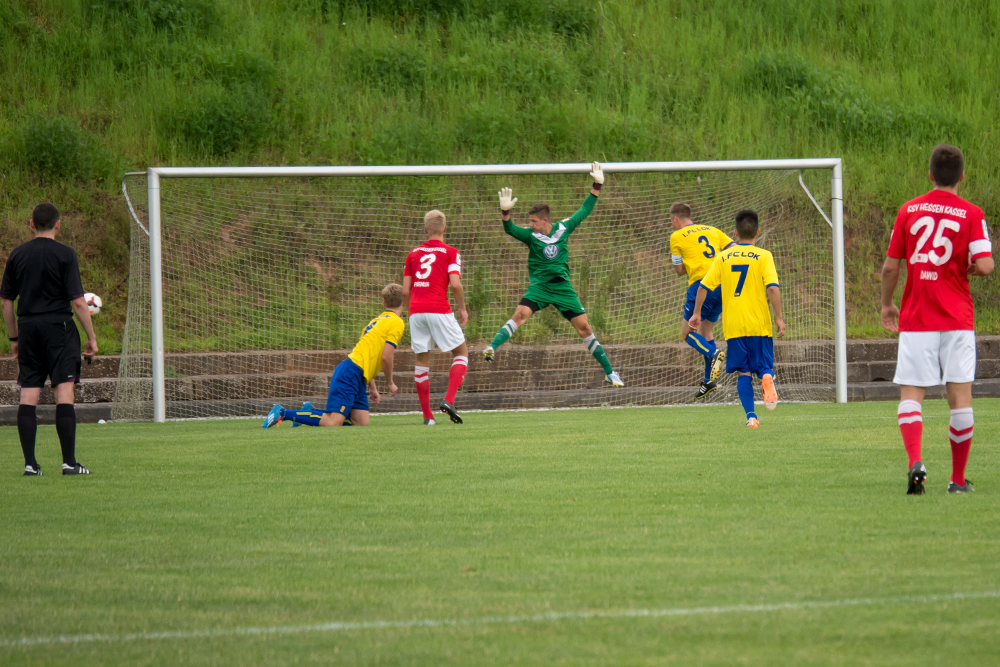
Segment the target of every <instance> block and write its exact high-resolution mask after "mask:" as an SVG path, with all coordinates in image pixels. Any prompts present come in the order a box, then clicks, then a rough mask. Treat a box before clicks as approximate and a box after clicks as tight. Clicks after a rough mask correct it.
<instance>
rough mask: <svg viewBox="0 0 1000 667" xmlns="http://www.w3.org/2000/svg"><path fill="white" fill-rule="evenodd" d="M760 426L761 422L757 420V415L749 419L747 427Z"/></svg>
mask: <svg viewBox="0 0 1000 667" xmlns="http://www.w3.org/2000/svg"><path fill="white" fill-rule="evenodd" d="M758 427H760V422H759V421H757V418H756V417H750V418H749V419H747V428H758Z"/></svg>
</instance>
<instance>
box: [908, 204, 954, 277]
mask: <svg viewBox="0 0 1000 667" xmlns="http://www.w3.org/2000/svg"><path fill="white" fill-rule="evenodd" d="M946 229H949V230H951V231H952V232H957V231H959V230H960V229H962V226H961V225H960V224H959V223H958V222H956V221H954V220H948V219H947V218H941V221H940V222H938V223H937V233H936V234H935V233H934V218H932V217H931V216H929V215H925V216H924V217H922V218H919V219H917V221H916V222H914V223H913V225H911V226H910V233H911V234H913V235H914V236H916V235H918V234H919V235H920V238H919V239H917V245H916V246H914V248H913V254H912V255H910V264H924V263H926V262H928V261H930V263H931V264H933V265H934V266H941V265H942V264H945V263H947V262H948V260H949V259H951V255H952V252H953V251H954V248H953V247H952V245H951V239H949V238H948V237H947V236H945V235H944V230H946ZM931 234H934V241H933V243H932V246H933V247H932V248H931V249H930V250H928V251H926V252H924V248H925V247H926V245H927V240H928V239H930V237H931Z"/></svg>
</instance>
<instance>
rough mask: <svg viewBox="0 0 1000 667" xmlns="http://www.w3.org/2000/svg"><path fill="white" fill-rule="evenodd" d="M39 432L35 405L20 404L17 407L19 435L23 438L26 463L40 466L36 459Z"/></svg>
mask: <svg viewBox="0 0 1000 667" xmlns="http://www.w3.org/2000/svg"><path fill="white" fill-rule="evenodd" d="M37 432H38V417H37V416H36V414H35V406H34V405H20V406H18V408H17V435H18V437H19V438H20V439H21V451H22V452H24V465H26V466H32V467H33V468H37V467H38V461H36V460H35V433H37Z"/></svg>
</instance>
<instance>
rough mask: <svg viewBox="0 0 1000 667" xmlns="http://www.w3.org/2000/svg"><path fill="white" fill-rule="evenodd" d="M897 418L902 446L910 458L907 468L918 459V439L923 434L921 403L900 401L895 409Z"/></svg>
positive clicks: (919, 439)
mask: <svg viewBox="0 0 1000 667" xmlns="http://www.w3.org/2000/svg"><path fill="white" fill-rule="evenodd" d="M896 416H897V418H898V419H899V432H900V433H901V434H902V435H903V446H904V447H906V456H907V457H908V458H909V459H910V462H909V464H908V465H907V469H909V468H912V467H913V464H914V462H916V461H919V460H920V441H921V439H922V438H923V435H924V416H923V414H921V405H920V403H918V402H917V401H900V402H899V408H898V409H897V410H896Z"/></svg>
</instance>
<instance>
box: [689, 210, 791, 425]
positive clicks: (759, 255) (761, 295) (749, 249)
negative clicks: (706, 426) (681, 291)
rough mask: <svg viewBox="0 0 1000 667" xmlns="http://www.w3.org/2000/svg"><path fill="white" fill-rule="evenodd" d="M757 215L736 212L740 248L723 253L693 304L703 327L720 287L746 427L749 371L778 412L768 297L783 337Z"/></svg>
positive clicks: (729, 368) (770, 260)
mask: <svg viewBox="0 0 1000 667" xmlns="http://www.w3.org/2000/svg"><path fill="white" fill-rule="evenodd" d="M757 234H758V223H757V214H756V213H754V212H753V211H750V210H743V211H740V212H739V213H737V214H736V237H737V239H738V240H737V241H736V244H734V245H732V246H730V247H729V248H728V249H727V250H723V251H722V252H721V253H719V256H718V257H716V258H715V261H714V262H713V263H712V266H711V268H710V269H709V270H708V273H706V274H705V277H704V278H702V279H701V287H700V288H698V297H697V299H696V300H695V308H694V315H692V316H691V320H690V323H691V328H692V329H697V328H698V326H699V325H700V324H701V314H700V313H701V310H700V309H701V306H702V304H703V303H704V302H705V299H706V297H708V293H709V290H714V289H715V288H717V287H720V286H721V287H722V308H723V310H725V311H726V322H725V324H724V326H723V328H724V330H725V333H726V342H727V347H728V354H727V356H728V358H727V359H726V372H727V373H739V374H740V377H739V379H738V380H737V382H736V389H737V391H738V392H739V395H740V403H741V404H742V405H743V410H744V411H746V413H747V428H757V427H758V426H759V422H758V421H757V413H756V412H754V406H753V380H752V376H751V373H756V374H757V376H758V377H759V378H760V383H761V388H762V390H763V393H764V406H765V407H767V409H768V410H774V408H775V406H776V405H777V404H778V393H777V392H776V391H775V389H774V339H773V338H772V335H773V331H774V330H773V329H772V327H771V311H769V310H768V308H767V302H768V299H770V301H771V306H773V307H774V323H775V325H776V326H777V328H778V338H781V337H782V336H784V335H785V321H784V320H783V319H782V318H781V292H780V291H779V289H778V272H777V270H776V269H775V268H774V257H772V256H771V253H769V252H768V251H767V250H764V249H763V248H758V247H757V246H755V245H754V241H756V239H757Z"/></svg>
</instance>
